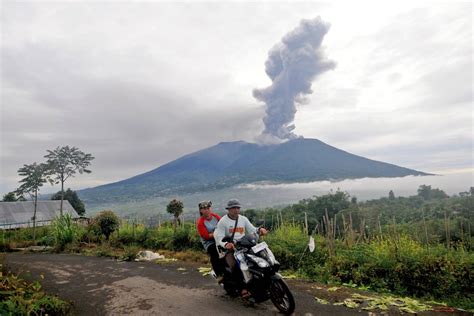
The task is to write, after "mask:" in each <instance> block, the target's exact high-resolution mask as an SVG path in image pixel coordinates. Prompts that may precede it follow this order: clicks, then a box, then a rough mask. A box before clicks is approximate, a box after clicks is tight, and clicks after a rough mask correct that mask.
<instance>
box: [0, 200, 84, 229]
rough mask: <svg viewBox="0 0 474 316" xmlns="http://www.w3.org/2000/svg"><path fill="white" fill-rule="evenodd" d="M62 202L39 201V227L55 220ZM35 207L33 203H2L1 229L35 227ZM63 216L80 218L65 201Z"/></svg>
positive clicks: (37, 206)
mask: <svg viewBox="0 0 474 316" xmlns="http://www.w3.org/2000/svg"><path fill="white" fill-rule="evenodd" d="M60 205H61V201H38V203H37V205H36V221H37V222H38V226H40V225H41V224H43V225H44V224H45V223H47V222H49V221H51V220H53V219H54V218H55V217H56V216H57V215H59V214H60V212H59V208H60ZM34 209H35V205H34V202H32V201H26V202H0V228H18V227H25V226H32V225H33V220H32V217H33V213H34ZM63 214H71V216H72V217H73V218H77V217H79V215H78V214H77V212H76V211H75V210H74V208H73V207H72V206H71V204H70V203H69V201H67V200H64V201H63Z"/></svg>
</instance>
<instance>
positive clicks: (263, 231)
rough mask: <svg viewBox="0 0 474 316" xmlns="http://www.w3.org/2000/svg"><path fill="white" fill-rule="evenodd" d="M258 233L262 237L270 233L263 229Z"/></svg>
mask: <svg viewBox="0 0 474 316" xmlns="http://www.w3.org/2000/svg"><path fill="white" fill-rule="evenodd" d="M258 232H259V234H260V235H266V234H267V233H268V231H267V230H266V229H265V228H263V227H260V229H259V230H258Z"/></svg>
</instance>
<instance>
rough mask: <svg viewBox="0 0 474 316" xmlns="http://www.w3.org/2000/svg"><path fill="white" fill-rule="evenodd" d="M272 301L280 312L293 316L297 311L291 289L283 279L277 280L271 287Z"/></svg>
mask: <svg viewBox="0 0 474 316" xmlns="http://www.w3.org/2000/svg"><path fill="white" fill-rule="evenodd" d="M270 299H271V301H272V303H273V305H275V307H276V308H278V310H279V311H280V312H281V313H283V314H285V315H291V314H292V313H293V312H294V311H295V307H296V306H295V299H294V298H293V294H291V291H290V288H289V287H288V285H287V284H286V282H285V281H283V280H282V279H275V280H273V281H272V283H271V285H270Z"/></svg>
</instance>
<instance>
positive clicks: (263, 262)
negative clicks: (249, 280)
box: [247, 254, 270, 268]
mask: <svg viewBox="0 0 474 316" xmlns="http://www.w3.org/2000/svg"><path fill="white" fill-rule="evenodd" d="M247 256H248V257H249V258H250V259H252V261H254V262H256V263H257V264H258V266H259V267H260V268H267V267H269V266H270V264H269V263H268V262H267V261H266V260H265V259H262V258H260V257H257V256H255V255H250V254H249V255H247Z"/></svg>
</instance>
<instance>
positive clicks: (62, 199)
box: [59, 176, 64, 216]
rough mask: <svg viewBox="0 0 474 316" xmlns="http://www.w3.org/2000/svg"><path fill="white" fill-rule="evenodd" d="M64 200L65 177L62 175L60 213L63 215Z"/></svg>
mask: <svg viewBox="0 0 474 316" xmlns="http://www.w3.org/2000/svg"><path fill="white" fill-rule="evenodd" d="M63 201H64V178H63V177H62V176H61V206H60V207H59V214H61V216H63Z"/></svg>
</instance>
